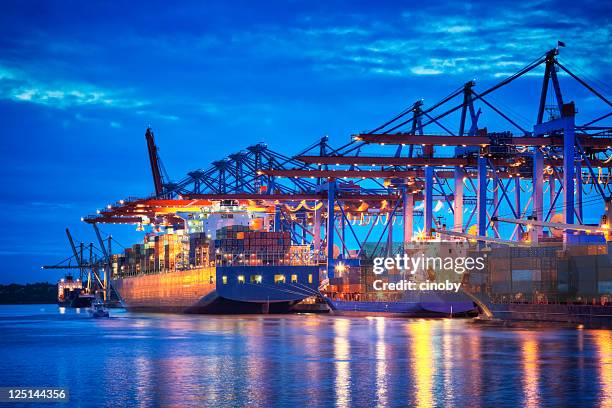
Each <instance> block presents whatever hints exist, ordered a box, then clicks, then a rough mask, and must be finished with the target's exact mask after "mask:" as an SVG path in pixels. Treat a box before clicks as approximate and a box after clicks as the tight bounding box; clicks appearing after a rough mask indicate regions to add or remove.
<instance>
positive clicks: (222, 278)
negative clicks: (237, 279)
mask: <svg viewBox="0 0 612 408" xmlns="http://www.w3.org/2000/svg"><path fill="white" fill-rule="evenodd" d="M221 280H223V284H224V285H227V276H222V277H221Z"/></svg>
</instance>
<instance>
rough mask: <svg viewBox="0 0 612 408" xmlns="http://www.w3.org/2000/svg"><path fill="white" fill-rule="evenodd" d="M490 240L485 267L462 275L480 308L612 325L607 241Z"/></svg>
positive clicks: (502, 315) (495, 313) (611, 246)
mask: <svg viewBox="0 0 612 408" xmlns="http://www.w3.org/2000/svg"><path fill="white" fill-rule="evenodd" d="M593 238H601V240H600V242H591V243H584V244H571V245H569V244H564V243H563V242H559V241H558V240H556V241H555V240H554V239H549V241H548V242H546V241H544V242H540V243H539V244H537V245H534V246H527V247H516V246H508V245H493V246H491V247H489V248H488V249H487V253H488V254H487V268H486V269H485V270H483V271H481V272H478V273H472V274H471V275H470V276H468V277H466V285H465V289H466V290H467V291H468V292H470V293H471V294H473V296H474V297H475V298H476V299H478V300H479V302H478V303H479V305H480V307H481V308H482V309H483V310H482V311H483V313H485V314H486V315H488V316H489V317H492V318H495V319H499V320H503V321H534V322H557V323H570V324H577V325H580V324H581V325H585V326H588V327H610V326H611V325H612V298H611V295H610V294H611V293H612V257H611V255H612V253H611V250H612V242H606V241H605V240H604V239H603V237H597V236H594V237H593Z"/></svg>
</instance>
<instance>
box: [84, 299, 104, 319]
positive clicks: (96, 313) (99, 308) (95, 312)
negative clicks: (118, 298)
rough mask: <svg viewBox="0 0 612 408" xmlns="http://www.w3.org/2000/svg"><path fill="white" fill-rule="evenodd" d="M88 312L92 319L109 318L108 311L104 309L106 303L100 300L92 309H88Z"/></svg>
mask: <svg viewBox="0 0 612 408" xmlns="http://www.w3.org/2000/svg"><path fill="white" fill-rule="evenodd" d="M87 312H88V313H89V314H90V315H91V317H109V314H108V310H106V308H105V307H104V303H102V302H101V301H100V300H96V301H94V302H93V303H92V304H91V307H90V308H89V309H87Z"/></svg>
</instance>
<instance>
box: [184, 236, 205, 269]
mask: <svg viewBox="0 0 612 408" xmlns="http://www.w3.org/2000/svg"><path fill="white" fill-rule="evenodd" d="M209 244H210V241H209V239H208V237H207V235H206V234H205V233H203V232H196V233H192V234H190V235H189V244H188V245H189V265H193V266H196V267H198V266H207V265H208V264H209V262H210V256H209Z"/></svg>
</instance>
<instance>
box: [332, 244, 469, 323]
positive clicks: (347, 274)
mask: <svg viewBox="0 0 612 408" xmlns="http://www.w3.org/2000/svg"><path fill="white" fill-rule="evenodd" d="M432 244H433V245H432ZM364 246H365V248H364V255H365V256H364V258H363V259H360V260H356V259H350V260H346V261H341V262H339V263H337V264H336V267H335V277H334V278H331V279H329V285H328V286H326V287H325V289H324V291H323V293H324V295H325V299H326V301H327V303H328V305H329V307H330V309H331V311H332V312H333V313H335V314H340V315H357V316H359V315H382V316H398V317H448V316H455V317H460V316H476V315H477V314H478V308H477V306H476V304H475V303H474V301H473V300H472V299H471V298H470V297H469V296H467V295H466V294H464V293H463V292H457V293H455V292H452V291H438V290H414V291H412V290H400V291H395V290H393V291H392V290H380V288H377V287H376V286H375V281H376V280H381V281H384V282H386V283H394V284H397V283H398V282H402V281H404V282H406V281H412V282H415V283H416V284H419V283H422V282H437V281H449V282H456V283H461V282H462V279H463V277H462V276H460V275H457V274H456V273H453V272H451V271H446V270H443V269H442V268H435V267H432V268H429V269H423V270H420V271H416V273H414V274H412V273H410V272H407V271H405V270H399V269H395V268H391V269H387V270H385V272H384V273H382V274H380V275H377V274H375V273H374V272H373V263H372V260H371V259H372V257H373V256H374V254H373V250H372V247H374V246H375V245H374V244H373V243H366V244H365V245H364ZM466 248H467V246H466V245H461V244H458V243H456V242H449V243H446V244H445V243H443V242H435V243H432V242H420V243H419V242H412V243H394V244H393V245H392V246H390V248H389V249H388V250H389V251H390V252H389V253H386V254H383V253H382V252H381V253H378V254H376V255H378V256H391V255H393V256H395V255H396V254H401V255H402V256H403V255H404V254H406V255H408V256H421V255H422V254H423V255H424V254H427V253H430V254H431V255H436V254H439V253H441V252H444V253H445V254H450V255H452V256H453V257H458V256H463V255H464V252H466ZM368 255H369V256H368Z"/></svg>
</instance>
